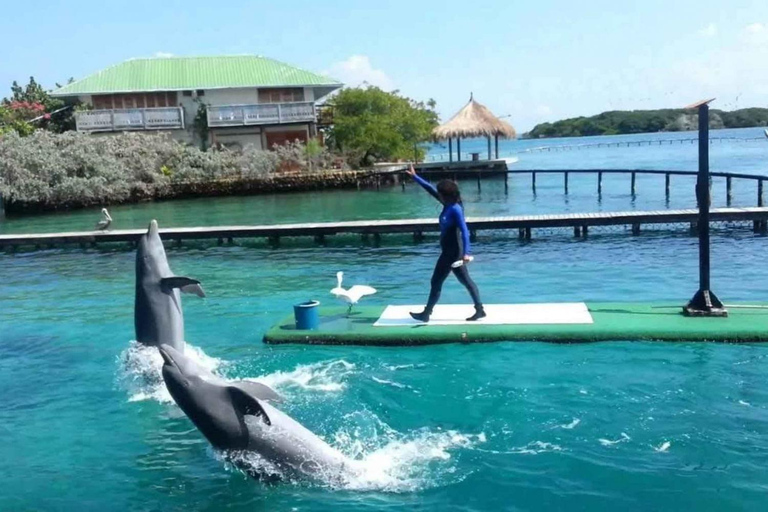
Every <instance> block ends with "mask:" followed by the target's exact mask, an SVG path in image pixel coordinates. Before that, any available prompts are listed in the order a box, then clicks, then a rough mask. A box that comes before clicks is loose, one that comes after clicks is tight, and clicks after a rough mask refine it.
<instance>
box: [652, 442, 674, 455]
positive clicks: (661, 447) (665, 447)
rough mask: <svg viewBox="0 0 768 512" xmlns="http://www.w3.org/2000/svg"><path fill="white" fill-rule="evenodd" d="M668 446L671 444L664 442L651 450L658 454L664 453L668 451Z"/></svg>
mask: <svg viewBox="0 0 768 512" xmlns="http://www.w3.org/2000/svg"><path fill="white" fill-rule="evenodd" d="M670 446H672V443H670V442H669V441H664V442H663V443H661V444H660V445H659V446H654V447H653V449H654V450H655V451H657V452H659V453H665V452H667V451H668V450H669V447H670Z"/></svg>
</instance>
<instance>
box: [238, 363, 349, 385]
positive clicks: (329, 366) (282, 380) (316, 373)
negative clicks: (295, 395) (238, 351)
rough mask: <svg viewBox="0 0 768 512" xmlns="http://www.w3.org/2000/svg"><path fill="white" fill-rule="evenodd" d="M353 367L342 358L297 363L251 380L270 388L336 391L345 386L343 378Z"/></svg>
mask: <svg viewBox="0 0 768 512" xmlns="http://www.w3.org/2000/svg"><path fill="white" fill-rule="evenodd" d="M354 369H355V365H354V364H352V363H348V362H347V361H345V360H343V359H337V360H333V361H320V362H318V363H313V364H306V365H299V366H297V367H296V369H294V370H293V371H290V372H281V371H277V372H274V373H270V374H268V375H264V376H262V377H259V378H258V379H253V380H258V381H259V382H261V383H262V384H266V385H267V386H269V387H271V388H283V389H290V388H301V389H304V390H310V391H324V392H338V391H342V390H343V389H344V388H345V387H346V383H345V382H344V379H346V377H347V376H348V375H350V374H351V373H352V372H353V371H354Z"/></svg>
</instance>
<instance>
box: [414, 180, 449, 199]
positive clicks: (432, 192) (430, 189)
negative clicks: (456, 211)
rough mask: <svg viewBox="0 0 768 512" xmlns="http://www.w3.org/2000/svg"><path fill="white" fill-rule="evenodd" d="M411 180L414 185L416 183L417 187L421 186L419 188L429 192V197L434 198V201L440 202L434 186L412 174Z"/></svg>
mask: <svg viewBox="0 0 768 512" xmlns="http://www.w3.org/2000/svg"><path fill="white" fill-rule="evenodd" d="M413 180H414V181H415V182H416V183H418V184H419V185H421V188H423V189H424V190H426V191H427V192H429V195H431V196H432V197H434V198H435V199H437V200H438V201H440V194H438V193H437V189H436V188H435V186H434V185H433V184H431V183H430V182H428V181H427V180H425V179H424V178H422V177H421V176H419V175H418V174H414V175H413ZM441 202H442V201H441Z"/></svg>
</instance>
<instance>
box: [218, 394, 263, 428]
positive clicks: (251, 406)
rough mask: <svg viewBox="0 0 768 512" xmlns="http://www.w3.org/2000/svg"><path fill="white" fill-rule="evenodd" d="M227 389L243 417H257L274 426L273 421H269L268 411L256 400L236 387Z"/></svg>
mask: <svg viewBox="0 0 768 512" xmlns="http://www.w3.org/2000/svg"><path fill="white" fill-rule="evenodd" d="M227 389H228V390H229V396H230V397H232V404H233V405H234V406H235V409H237V410H238V411H239V412H240V414H242V415H243V416H256V417H257V418H259V419H261V420H262V421H263V422H264V423H266V424H267V425H270V426H271V425H272V420H270V419H269V416H267V413H266V411H264V408H263V407H262V406H261V404H260V403H259V401H258V400H257V399H256V398H254V397H252V396H251V395H249V394H248V393H246V392H245V391H243V390H242V389H240V388H238V387H235V386H229V387H228V388H227Z"/></svg>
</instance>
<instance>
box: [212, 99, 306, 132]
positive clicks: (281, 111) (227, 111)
mask: <svg viewBox="0 0 768 512" xmlns="http://www.w3.org/2000/svg"><path fill="white" fill-rule="evenodd" d="M315 119H316V116H315V104H314V103H313V102H311V101H303V102H299V103H263V104H260V105H220V106H210V107H208V126H211V127H215V126H243V125H246V126H247V125H254V124H282V123H300V122H308V121H309V122H314V121H315Z"/></svg>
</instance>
